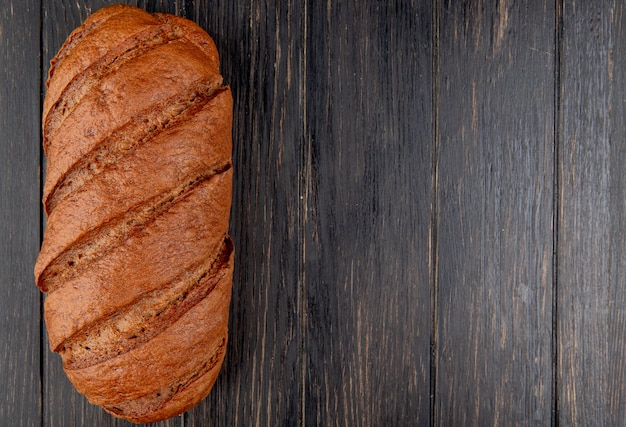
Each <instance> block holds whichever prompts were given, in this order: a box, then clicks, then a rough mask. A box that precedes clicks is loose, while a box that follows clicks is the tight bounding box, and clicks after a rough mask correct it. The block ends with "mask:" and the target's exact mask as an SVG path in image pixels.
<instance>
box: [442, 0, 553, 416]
mask: <svg viewBox="0 0 626 427" xmlns="http://www.w3.org/2000/svg"><path fill="white" fill-rule="evenodd" d="M443 3H444V4H443V5H442V6H441V15H440V16H441V27H440V49H439V52H440V87H441V93H440V104H439V117H440V122H439V126H438V127H439V129H440V132H439V139H440V152H439V167H438V173H439V188H438V194H437V197H438V211H439V230H438V237H439V240H438V272H439V274H438V290H437V301H438V303H437V315H436V316H437V349H438V352H437V364H436V372H437V377H436V396H435V398H436V402H435V405H436V412H435V422H436V424H442V425H477V426H483V425H514V424H539V423H541V424H547V423H549V420H550V417H551V400H552V398H551V378H552V363H551V335H552V328H551V307H552V251H553V242H552V241H553V239H552V215H553V208H552V205H553V203H552V201H553V139H554V135H553V134H554V115H553V111H554V22H555V16H554V3H553V2H550V1H531V0H528V1H518V2H512V1H505V0H501V1H484V2H443Z"/></svg>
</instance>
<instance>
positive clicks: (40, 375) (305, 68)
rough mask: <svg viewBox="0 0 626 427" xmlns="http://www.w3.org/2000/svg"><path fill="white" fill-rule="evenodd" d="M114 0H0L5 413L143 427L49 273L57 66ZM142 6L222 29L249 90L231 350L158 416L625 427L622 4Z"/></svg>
mask: <svg viewBox="0 0 626 427" xmlns="http://www.w3.org/2000/svg"><path fill="white" fill-rule="evenodd" d="M108 3H109V2H105V1H101V0H98V1H97V0H93V1H91V0H90V1H77V0H64V1H50V0H43V1H35V0H28V1H22V0H19V1H18V0H8V1H5V2H4V3H3V4H2V7H1V8H0V280H1V281H2V283H1V284H0V384H1V385H2V387H1V390H0V425H12V426H13V425H24V426H31V425H33V426H35V425H36V426H39V425H43V426H72V425H76V426H82V425H97V426H126V425H129V424H128V423H126V422H122V421H119V420H115V419H114V418H112V417H111V416H109V415H108V414H106V413H104V412H103V411H102V410H101V409H99V408H97V407H94V406H91V405H90V404H89V403H88V402H87V401H86V400H85V399H84V398H83V397H82V396H80V395H79V394H77V393H76V392H75V391H74V390H73V388H72V386H71V385H70V384H69V382H68V381H67V379H66V378H65V375H64V374H63V372H62V369H61V363H60V359H59V357H58V356H57V355H55V354H52V353H50V351H49V350H48V346H47V337H46V335H45V328H43V325H42V324H41V315H40V311H41V304H42V301H43V297H42V296H41V295H39V293H38V291H37V289H36V287H35V285H34V283H33V273H32V267H33V263H34V260H35V257H36V255H37V251H38V248H39V244H40V238H41V230H42V228H43V226H45V218H43V216H42V209H41V206H40V190H41V189H40V187H41V184H40V183H41V173H42V172H41V171H42V168H41V166H42V165H43V164H44V162H45V159H43V158H42V157H41V150H40V125H39V121H40V108H41V99H42V98H41V96H42V95H43V91H44V86H43V82H44V80H45V77H46V74H47V70H48V65H47V64H48V61H49V60H50V58H51V57H52V56H53V55H54V53H55V52H56V50H57V49H58V48H59V47H60V45H61V44H62V42H63V41H64V39H65V38H66V37H67V35H68V34H69V32H70V31H71V30H72V29H73V28H75V27H76V26H78V25H79V24H80V22H81V21H82V20H83V19H84V18H85V17H86V16H87V15H88V14H89V13H91V12H93V11H95V10H97V9H99V8H100V7H102V6H104V5H105V4H108ZM128 3H129V4H136V5H139V6H140V7H144V8H146V9H147V10H149V11H151V12H154V11H161V12H169V13H176V14H179V15H181V16H185V17H187V18H190V19H192V20H194V21H196V22H197V23H199V24H200V25H201V26H202V27H203V28H205V29H206V30H207V31H208V32H209V33H210V34H211V35H212V36H213V37H214V39H215V41H216V43H217V45H218V48H219V50H220V53H221V58H222V72H223V74H224V76H225V78H226V81H227V82H228V83H229V84H230V85H231V87H232V89H233V93H234V100H235V111H234V130H233V136H234V152H233V160H234V171H235V181H234V186H233V187H234V188H233V190H234V193H233V196H234V198H233V211H232V222H231V233H232V236H233V239H234V241H235V244H236V246H237V254H236V272H235V277H234V279H235V280H234V293H233V301H232V306H231V321H230V330H231V335H230V342H229V347H228V354H227V360H226V362H225V364H224V368H223V371H222V373H221V374H220V377H219V379H218V382H217V384H216V386H215V387H214V389H213V391H212V392H211V394H210V395H209V397H208V398H207V399H206V400H205V401H203V402H202V403H201V404H200V405H199V406H197V407H196V408H194V409H193V410H192V411H190V412H188V413H187V414H185V415H183V416H181V417H178V418H175V419H172V420H168V421H166V422H162V423H159V424H158V425H160V426H169V427H173V426H205V425H429V424H433V425H454V426H456V425H477V426H478V425H481V426H482V425H512V424H516V425H517V424H522V425H524V424H526V425H556V424H563V425H607V426H613V425H624V424H625V421H624V420H626V364H625V363H624V359H625V357H626V315H625V313H626V288H625V287H626V166H625V164H626V117H625V115H626V107H625V105H624V103H625V101H624V100H625V99H626V71H624V70H626V27H625V24H626V13H625V12H626V10H624V5H622V3H621V2H618V1H617V0H613V1H608V0H607V1H598V2H574V1H565V0H552V1H538V0H537V1H533V0H525V1H512V0H511V1H506V0H484V1H475V2H473V1H472V2H467V1H448V0H437V1H427V0H413V1H411V0H406V1H396V2H384V1H376V2H360V1H357V0H352V1H343V2H339V1H334V0H329V1H327V2H320V1H312V0H307V1H304V2H300V1H295V0H289V1H284V2H257V1H250V2H247V3H242V2H231V1H225V0H223V1H216V2H210V1H206V0H191V1H182V0H178V1H163V0H161V1H134V2H133V1H129V2H128Z"/></svg>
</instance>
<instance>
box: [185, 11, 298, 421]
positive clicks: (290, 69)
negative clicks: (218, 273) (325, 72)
mask: <svg viewBox="0 0 626 427" xmlns="http://www.w3.org/2000/svg"><path fill="white" fill-rule="evenodd" d="M300 3H301V2H299V1H287V2H256V1H254V2H249V3H243V2H232V1H229V0H225V1H219V2H215V1H211V2H205V1H196V2H193V5H187V9H186V10H187V13H188V14H189V15H188V16H189V17H190V18H192V19H194V21H196V22H198V23H199V24H200V25H201V26H202V27H203V28H205V29H206V30H207V31H208V32H209V33H210V34H211V35H212V36H213V38H214V39H215V41H216V44H217V46H218V50H219V51H220V54H221V69H222V74H223V76H224V79H225V82H226V83H227V84H229V85H230V86H231V88H232V91H233V97H234V105H235V109H234V122H233V165H234V181H233V190H234V193H233V208H232V216H231V235H232V237H233V240H234V241H235V244H236V258H235V273H234V283H233V286H234V289H233V300H232V303H231V312H230V341H229V344H228V348H227V355H226V360H225V361H224V366H223V368H222V372H221V374H220V376H219V378H218V380H217V383H216V385H215V387H214V388H213V391H212V392H211V394H210V395H209V396H208V398H207V399H205V400H204V401H203V402H202V403H201V404H200V405H199V406H198V407H196V409H195V410H194V411H192V412H190V413H189V414H188V416H187V418H186V419H185V426H186V427H189V426H205V425H207V423H209V424H211V425H216V426H221V425H224V426H227V425H228V426H230V425H242V426H247V425H259V426H265V425H267V426H274V425H275V426H280V425H299V424H300V423H301V419H302V410H301V389H302V379H301V372H300V371H301V366H302V352H301V343H302V331H301V326H300V317H299V316H300V315H299V313H298V310H299V306H300V302H299V301H300V298H301V295H300V283H299V280H298V278H299V275H300V270H301V267H300V265H301V251H302V248H301V231H300V230H301V221H302V220H301V212H300V205H301V200H300V197H299V194H300V191H301V188H300V185H299V180H300V175H299V174H301V164H302V157H303V154H302V140H303V133H302V132H303V130H302V129H303V126H304V125H303V114H302V104H301V102H302V99H303V87H302V85H303V80H302V76H301V75H302V65H301V64H302V38H303V37H302V28H303V23H302V9H301V5H300Z"/></svg>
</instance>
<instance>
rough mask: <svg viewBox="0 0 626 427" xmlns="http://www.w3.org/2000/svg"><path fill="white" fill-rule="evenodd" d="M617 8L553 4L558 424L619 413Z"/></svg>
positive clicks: (621, 154)
mask: <svg viewBox="0 0 626 427" xmlns="http://www.w3.org/2000/svg"><path fill="white" fill-rule="evenodd" d="M625 12H626V11H625V10H624V4H623V3H622V2H618V1H603V2H570V1H565V2H564V7H563V42H562V43H563V63H562V87H561V99H562V108H561V110H562V115H561V135H562V144H561V151H560V155H559V158H560V161H561V164H560V175H559V182H560V190H561V192H560V218H559V219H560V227H559V253H558V260H559V272H558V289H559V294H558V313H559V323H558V332H559V334H558V343H559V347H558V356H559V358H558V382H557V384H558V389H559V406H558V412H559V415H560V420H561V421H562V423H563V424H564V425H598V426H600V425H602V426H605V425H606V426H613V425H623V423H624V420H625V419H626V364H625V362H624V361H625V356H626V354H625V349H626V333H625V331H626V312H625V310H624V309H625V307H626V294H625V292H624V284H625V283H626V245H625V242H626V169H625V164H626V145H625V144H624V132H625V129H626V127H625V126H626V121H625V119H626V109H625V107H624V96H625V94H624V87H625V85H626V71H625V69H626V54H625V51H624V46H625V43H626V13H625ZM582 17H584V19H583V18H582Z"/></svg>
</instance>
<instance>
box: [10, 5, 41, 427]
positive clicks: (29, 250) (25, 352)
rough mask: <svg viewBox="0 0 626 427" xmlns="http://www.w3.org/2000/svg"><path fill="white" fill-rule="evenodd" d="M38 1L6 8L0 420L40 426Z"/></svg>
mask: <svg viewBox="0 0 626 427" xmlns="http://www.w3.org/2000/svg"><path fill="white" fill-rule="evenodd" d="M39 6H40V3H39V2H38V1H33V0H28V1H21V0H20V1H9V2H8V4H6V3H5V4H3V5H2V7H1V8H0V82H1V83H0V384H2V386H1V388H0V424H2V423H5V422H6V420H10V424H11V425H14V426H32V425H39V423H40V419H41V401H40V397H41V382H40V375H39V374H40V371H39V365H40V363H39V359H40V343H41V337H40V333H41V326H40V304H41V302H40V301H41V300H40V296H39V295H38V292H37V291H36V290H35V289H34V288H33V263H34V261H35V258H36V257H37V252H38V250H39V239H40V226H39V210H40V209H39V187H40V186H39V166H40V165H39V150H40V148H39V141H40V132H39V126H38V117H39V109H40V97H39V55H38V52H39V39H40V37H39V36H40V34H39V21H40V19H39Z"/></svg>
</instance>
